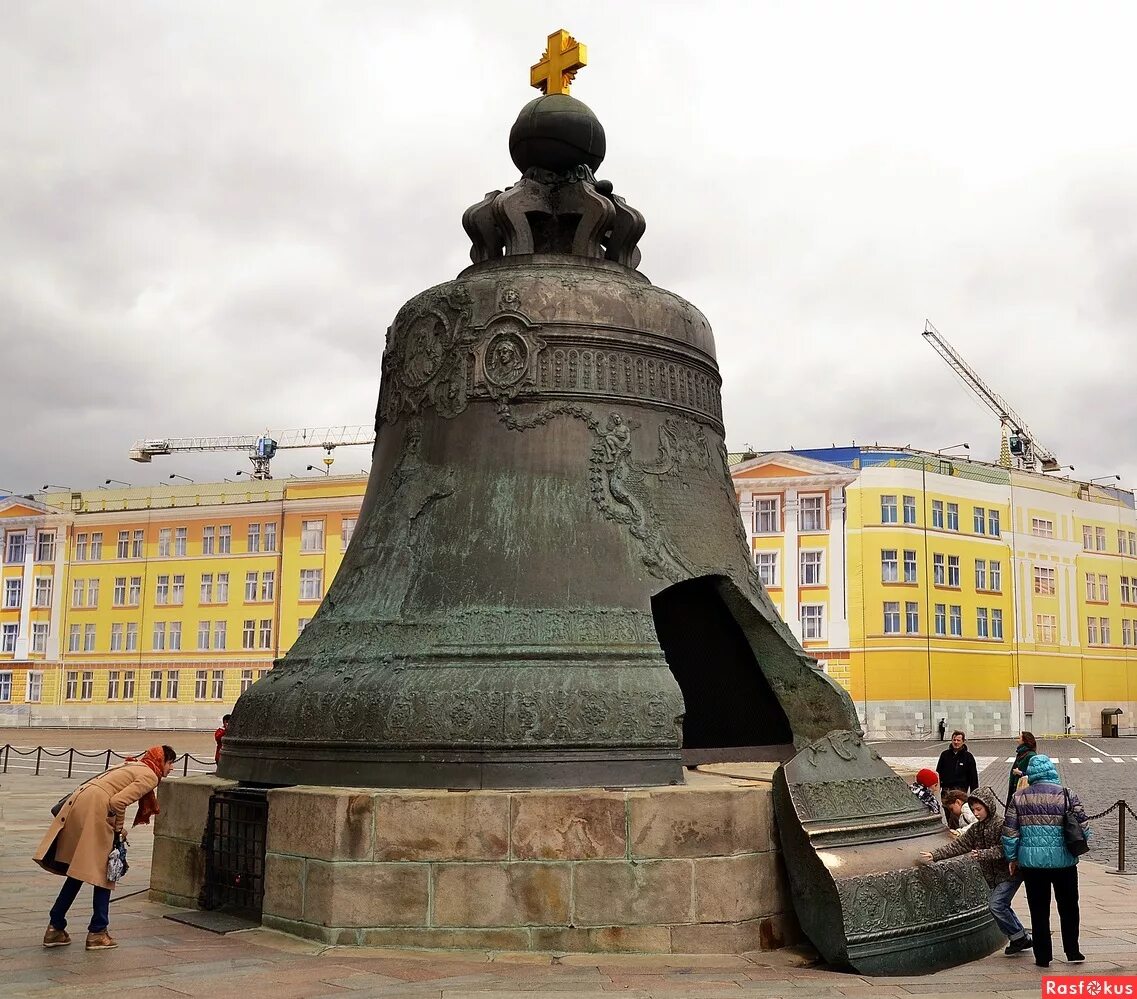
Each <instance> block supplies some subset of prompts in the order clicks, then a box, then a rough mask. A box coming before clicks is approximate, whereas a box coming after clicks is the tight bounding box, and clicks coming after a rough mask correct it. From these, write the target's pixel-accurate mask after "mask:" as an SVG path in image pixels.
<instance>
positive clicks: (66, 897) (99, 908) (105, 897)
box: [49, 878, 111, 933]
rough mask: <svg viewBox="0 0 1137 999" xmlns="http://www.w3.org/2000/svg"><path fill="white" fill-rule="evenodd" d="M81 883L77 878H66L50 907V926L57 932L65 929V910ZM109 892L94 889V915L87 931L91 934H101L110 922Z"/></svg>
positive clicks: (105, 889)
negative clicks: (53, 903)
mask: <svg viewBox="0 0 1137 999" xmlns="http://www.w3.org/2000/svg"><path fill="white" fill-rule="evenodd" d="M82 887H83V882H82V881H80V880H79V879H78V878H68V879H67V880H66V881H64V882H63V887H62V888H61V889H60V890H59V897H58V898H57V899H56V900H55V905H53V906H52V907H51V913H50V916H49V918H50V920H51V925H52V926H53V927H54V928H55V929H57V930H65V929H67V910H68V909H70V908H71V903H72V902H74V901H75V896H76V895H78V894H79V889H80V888H82ZM110 910H111V890H110V889H109V888H99V887H95V913H94V915H93V916H91V923H90V925H89V926H88V927H87V930H88V931H89V932H91V933H102V932H103V930H105V929H106V928H107V926H108V925H109V924H110V921H111V911H110Z"/></svg>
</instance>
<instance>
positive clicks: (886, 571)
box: [880, 548, 900, 583]
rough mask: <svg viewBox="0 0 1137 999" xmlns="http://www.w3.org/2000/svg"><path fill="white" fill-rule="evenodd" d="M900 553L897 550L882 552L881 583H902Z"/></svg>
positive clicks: (886, 549) (891, 549)
mask: <svg viewBox="0 0 1137 999" xmlns="http://www.w3.org/2000/svg"><path fill="white" fill-rule="evenodd" d="M898 555H899V552H898V551H897V549H895V548H882V549H881V550H880V581H881V582H882V583H898V582H900V563H899V561H898Z"/></svg>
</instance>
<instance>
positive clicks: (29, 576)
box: [15, 528, 36, 659]
mask: <svg viewBox="0 0 1137 999" xmlns="http://www.w3.org/2000/svg"><path fill="white" fill-rule="evenodd" d="M35 568H36V532H35V529H34V528H28V532H27V535H26V538H25V543H24V587H23V592H22V593H21V594H20V633H19V635H17V636H16V655H15V658H16V659H27V658H28V649H29V647H30V643H31V635H30V634H29V632H31V630H32V600H34V599H35V582H36V580H35Z"/></svg>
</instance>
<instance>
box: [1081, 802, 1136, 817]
mask: <svg viewBox="0 0 1137 999" xmlns="http://www.w3.org/2000/svg"><path fill="white" fill-rule="evenodd" d="M1119 808H1125V809H1126V810H1128V812H1129V814H1130V815H1132V814H1133V809H1132V808H1130V807H1129V806H1128V805H1127V804H1126V803H1125V802H1124V801H1115V802H1114V803H1113V804H1112V805H1110V806H1109V808H1106V809H1103V810H1102V811H1100V812H1098V813H1097V814H1096V815H1087V816H1086V821H1087V822H1093V820H1094V819H1100V818H1104V817H1105V816H1106V815H1108V814H1109V813H1110V812H1116V811H1117V810H1118V809H1119ZM1133 817H1134V818H1137V815H1134V816H1133Z"/></svg>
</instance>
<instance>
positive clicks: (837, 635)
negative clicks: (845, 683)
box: [825, 486, 849, 649]
mask: <svg viewBox="0 0 1137 999" xmlns="http://www.w3.org/2000/svg"><path fill="white" fill-rule="evenodd" d="M825 572H826V576H825V581H826V583H827V584H828V586H829V632H828V638H829V646H830V648H840V649H847V648H848V647H849V619H848V617H847V616H846V613H845V608H846V607H847V606H848V600H847V598H846V592H845V590H846V585H847V584H846V580H845V495H844V487H843V486H834V487H833V488H832V489H830V490H829V564H828V565H827V566H826V567H825Z"/></svg>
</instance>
